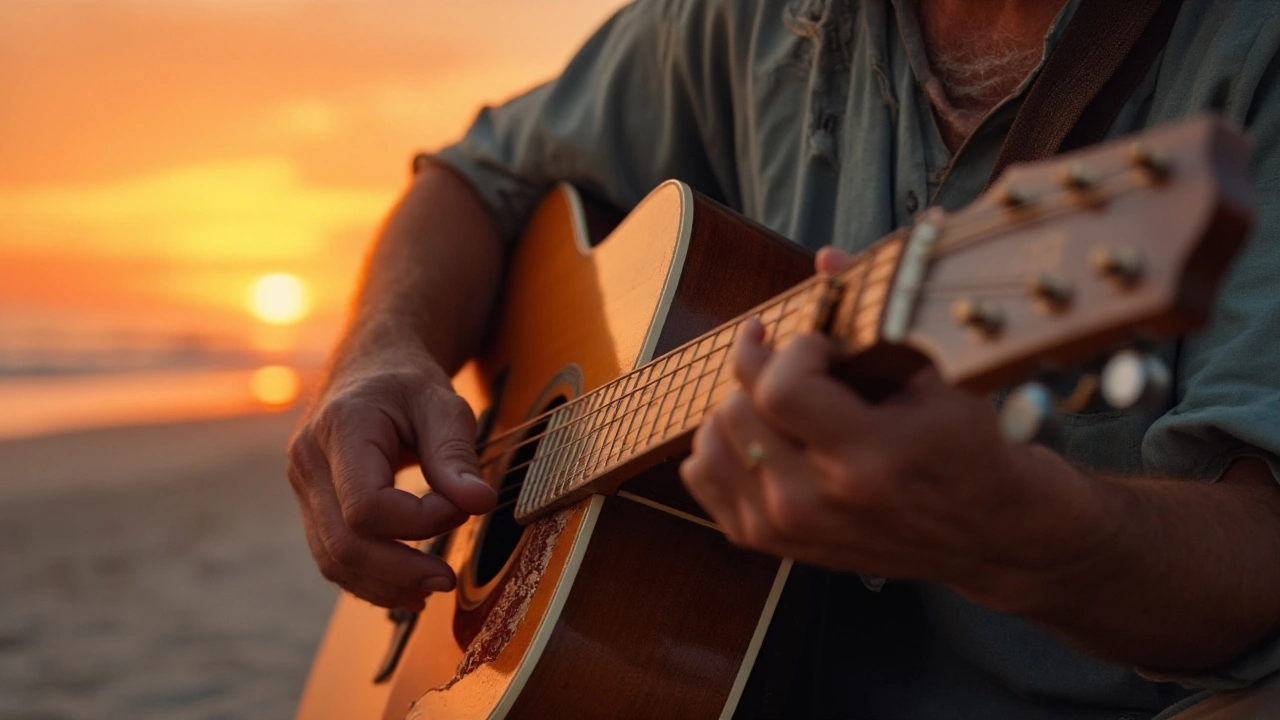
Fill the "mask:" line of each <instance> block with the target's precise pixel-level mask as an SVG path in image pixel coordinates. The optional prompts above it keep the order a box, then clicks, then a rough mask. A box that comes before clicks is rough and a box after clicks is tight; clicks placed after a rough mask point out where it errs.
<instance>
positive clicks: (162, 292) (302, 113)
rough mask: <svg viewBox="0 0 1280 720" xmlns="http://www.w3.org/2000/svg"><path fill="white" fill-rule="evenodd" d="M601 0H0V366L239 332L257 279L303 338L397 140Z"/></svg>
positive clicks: (460, 126) (340, 301)
mask: <svg viewBox="0 0 1280 720" xmlns="http://www.w3.org/2000/svg"><path fill="white" fill-rule="evenodd" d="M619 4H620V0H538V1H537V2H533V1H532V0H529V1H525V0H513V1H508V2H500V1H498V0H363V1H359V0H181V1H173V0H3V2H0V128H3V132H0V364H2V363H3V362H4V359H5V357H7V356H8V357H12V356H13V355H14V353H15V352H18V351H22V350H23V349H24V348H28V349H29V348H30V347H54V348H58V347H71V348H75V347H81V346H85V347H95V346H98V345H105V346H110V345H112V344H113V343H118V342H124V341H125V340H121V338H125V339H126V340H127V341H128V342H147V341H148V340H147V338H151V337H166V336H170V335H174V334H180V335H184V336H192V337H200V338H202V339H203V340H204V341H207V342H210V343H213V344H219V343H221V344H233V345H234V344H239V343H244V342H249V341H251V340H252V339H253V338H255V337H261V336H263V334H264V333H268V331H266V330H263V329H262V328H260V327H259V325H260V323H257V321H255V320H253V319H252V318H251V316H250V315H249V314H248V312H247V311H246V309H245V306H244V301H245V294H246V292H247V289H248V287H249V285H250V284H251V282H252V281H253V279H254V278H256V277H258V276H260V275H262V274H264V273H269V272H291V273H295V274H297V275H299V276H300V277H301V278H303V279H304V281H305V282H306V283H307V285H308V286H309V289H310V291H311V293H312V296H313V301H314V304H315V306H316V307H315V312H314V313H313V315H312V316H311V317H310V318H309V319H308V320H306V321H304V322H303V324H302V326H301V327H298V328H294V329H292V330H290V331H288V333H287V334H286V335H283V336H282V335H279V333H280V332H282V331H278V330H277V331H270V332H275V333H277V334H276V335H274V336H270V337H272V338H274V339H275V340H277V341H279V340H280V339H281V338H282V337H283V338H284V339H285V340H287V341H290V342H300V343H301V344H302V345H303V346H304V347H307V348H319V347H322V346H324V345H326V344H327V343H328V342H329V339H330V338H331V337H332V335H333V333H334V331H335V329H336V327H337V325H338V324H339V323H340V318H341V314H342V311H343V309H344V307H345V304H346V302H347V299H348V298H349V297H350V294H351V289H352V282H353V280H354V275H355V271H356V269H357V268H358V267H359V263H360V259H361V256H362V253H363V250H364V248H365V246H366V243H367V242H368V239H369V237H370V235H371V233H372V232H373V230H374V228H375V227H376V224H377V222H378V221H379V219H380V218H381V216H382V214H383V213H384V212H385V210H386V208H387V207H388V206H389V204H390V203H391V202H392V200H393V199H394V197H395V195H396V193H397V192H398V191H399V189H400V188H401V187H403V183H404V182H405V180H406V178H407V167H408V162H409V158H410V157H411V155H412V153H413V152H414V151H415V150H416V149H421V148H432V147H437V146H439V145H441V144H443V143H445V142H447V141H448V140H449V139H451V138H453V137H455V136H456V135H458V134H459V133H460V132H462V131H463V130H464V129H465V127H466V125H467V123H468V121H469V119H470V117H471V116H472V115H473V114H474V112H475V110H476V109H477V107H478V106H479V105H480V104H481V103H483V102H485V101H490V102H492V101H495V100H499V99H501V98H503V97H506V96H508V95H510V94H512V93H513V92H515V91H517V90H519V89H521V88H523V87H527V86H529V85H530V84H532V83H534V82H536V81H538V80H541V79H544V78H546V77H548V76H550V75H552V74H554V72H555V71H556V70H557V69H558V68H559V67H560V66H561V65H562V64H563V63H564V62H565V61H566V60H567V59H568V57H569V56H570V54H571V52H572V50H573V48H574V47H576V45H577V44H578V43H580V42H581V41H582V40H583V39H584V38H585V37H586V36H587V34H588V33H589V32H590V30H591V29H592V28H593V27H595V26H596V25H598V24H599V23H600V22H601V21H602V20H603V19H604V18H605V17H607V16H608V14H609V13H610V12H612V10H613V9H614V8H616V7H617V6H618V5H619ZM268 334H269V333H268ZM15 348H16V350H15ZM5 353H8V355H6V354H5ZM0 370H3V367H0Z"/></svg>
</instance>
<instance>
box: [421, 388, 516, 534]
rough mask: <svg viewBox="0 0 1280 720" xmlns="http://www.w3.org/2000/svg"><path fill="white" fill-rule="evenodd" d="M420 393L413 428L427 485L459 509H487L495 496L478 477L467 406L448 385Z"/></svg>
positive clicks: (473, 424) (473, 429) (473, 425)
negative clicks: (422, 394)
mask: <svg viewBox="0 0 1280 720" xmlns="http://www.w3.org/2000/svg"><path fill="white" fill-rule="evenodd" d="M424 396H425V397H423V398H422V399H421V400H419V402H418V403H417V405H418V406H417V408H416V409H415V410H416V412H415V417H414V420H415V422H414V425H415V427H414V430H415V432H416V435H417V451H418V461H419V462H420V463H421V464H422V474H423V476H425V477H426V479H427V484H428V485H430V486H431V489H432V490H433V491H435V492H436V493H438V494H440V495H442V496H444V498H445V499H447V500H449V501H450V502H452V503H453V504H454V505H456V506H458V508H459V509H460V510H462V511H463V512H466V513H470V514H472V515H479V514H481V513H486V512H488V511H489V510H490V509H492V508H493V505H494V503H495V502H496V501H497V498H498V495H497V493H496V492H495V491H494V489H493V488H491V487H489V485H488V483H486V482H485V481H484V480H482V479H481V478H480V463H479V461H478V460H477V458H476V446H475V432H476V419H475V415H474V414H473V413H472V412H471V406H470V405H468V404H467V401H466V400H463V399H462V398H461V397H459V396H458V395H457V394H455V393H454V392H453V390H452V389H450V388H440V387H432V388H430V389H428V390H427V391H426V392H425V393H424Z"/></svg>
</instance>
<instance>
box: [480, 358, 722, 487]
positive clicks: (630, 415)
mask: <svg viewBox="0 0 1280 720" xmlns="http://www.w3.org/2000/svg"><path fill="white" fill-rule="evenodd" d="M729 348H730V346H729V345H721V346H719V347H717V348H714V349H712V350H711V351H709V352H707V353H705V354H702V355H698V356H696V357H695V358H693V359H691V360H690V361H689V362H687V363H681V364H680V365H678V366H677V371H679V370H689V369H691V368H692V366H693V365H695V364H697V363H698V362H699V361H701V360H707V359H709V358H711V357H712V356H713V355H715V354H716V353H719V352H724V353H725V354H726V355H727V354H728V350H729ZM724 364H725V363H724V362H721V363H718V364H716V365H712V364H711V363H709V362H708V363H706V364H705V365H704V368H703V371H702V372H700V373H699V374H698V375H696V376H692V375H690V376H686V378H685V379H684V380H683V381H681V382H680V383H678V384H677V383H672V384H671V385H670V386H668V387H667V389H666V390H665V391H663V392H662V393H661V394H655V395H654V396H653V397H652V398H650V399H649V400H648V401H647V403H646V405H645V406H642V407H636V408H628V409H626V410H625V411H623V412H620V413H616V414H614V415H613V417H612V418H611V419H609V420H607V421H606V422H605V423H604V424H603V425H601V426H600V427H598V428H594V429H593V432H591V433H589V434H588V435H585V436H583V437H581V438H578V439H576V440H573V441H570V442H569V443H565V444H564V445H560V446H557V447H556V450H563V449H566V448H568V447H570V446H571V445H577V444H581V443H585V442H587V441H590V440H592V439H595V438H597V437H599V436H600V435H602V434H605V433H608V432H609V431H610V430H611V429H612V428H611V426H612V425H613V424H615V423H618V422H622V421H624V420H627V419H634V417H635V416H636V415H639V414H641V413H645V412H648V411H649V409H650V408H651V407H652V405H654V404H655V403H656V404H657V405H658V406H659V409H661V406H662V404H663V403H665V402H666V400H667V399H668V398H670V397H671V396H673V395H675V396H677V399H678V396H679V395H680V393H682V392H683V391H684V390H686V389H688V388H689V387H690V386H696V385H698V384H699V383H701V382H702V380H704V379H706V378H707V376H709V375H713V374H714V373H715V368H716V367H723V365H724ZM676 374H677V373H676V372H672V373H667V374H665V375H662V376H661V377H659V378H658V379H657V380H655V381H653V382H650V383H646V384H645V386H644V388H640V389H637V390H633V391H631V392H629V393H627V395H628V396H631V395H635V394H636V393H638V392H640V391H641V390H643V389H645V388H649V387H655V386H656V385H658V384H659V383H660V382H661V380H662V379H663V378H668V377H674V376H675V375H676ZM729 379H730V378H726V382H727V381H728V380H729ZM714 387H715V388H719V387H723V384H716V385H715V386H714ZM702 397H703V395H701V394H699V393H697V389H696V387H695V391H694V395H692V396H690V398H689V403H696V402H697V400H698V399H700V398H702ZM616 402H617V400H615V401H611V402H610V403H609V404H610V405H612V404H615V403H616ZM561 407H564V406H563V405H562V406H561ZM605 407H608V405H605V406H601V408H597V409H595V410H591V411H589V412H588V413H585V414H583V415H580V416H578V417H576V418H574V419H573V420H569V421H566V422H564V423H561V424H560V425H556V426H554V427H548V428H547V429H546V430H543V431H542V432H540V433H538V434H536V435H530V436H528V437H525V438H524V439H522V440H521V441H520V442H518V443H516V444H514V445H512V446H510V447H505V448H501V452H498V453H495V454H493V455H491V456H490V457H489V458H488V459H486V460H483V461H481V463H480V467H482V468H484V467H488V466H489V465H492V464H494V463H495V462H498V461H499V460H501V459H502V458H504V457H506V456H507V455H509V454H511V452H512V451H514V450H517V449H519V448H521V447H524V446H525V445H528V444H530V443H533V442H537V441H538V440H540V439H542V438H544V437H546V436H547V435H550V434H551V433H555V432H562V431H565V430H567V429H569V428H570V427H573V426H576V425H579V424H581V423H584V422H587V421H588V420H598V419H599V417H601V416H607V415H606V414H605V413H602V412H601V410H602V409H603V408H605ZM679 407H680V405H673V406H672V408H671V410H672V411H673V412H674V411H675V410H677V409H679ZM553 412H554V411H553ZM661 417H662V415H661V414H659V415H658V416H657V417H656V418H655V420H656V419H661ZM549 421H550V419H548V422H549ZM670 427H672V425H671V423H670V422H668V423H667V425H666V426H665V427H664V428H662V431H664V432H665V431H666V430H667V429H668V428H670ZM655 432H656V431H655ZM618 437H621V435H617V436H615V439H616V438H618ZM650 437H652V433H651V434H650ZM605 457H612V455H608V456H605Z"/></svg>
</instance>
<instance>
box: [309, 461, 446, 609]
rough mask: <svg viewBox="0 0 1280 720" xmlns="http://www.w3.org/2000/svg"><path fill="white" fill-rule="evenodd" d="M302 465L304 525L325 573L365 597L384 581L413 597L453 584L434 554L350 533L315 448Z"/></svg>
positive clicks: (380, 591)
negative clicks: (303, 468)
mask: <svg viewBox="0 0 1280 720" xmlns="http://www.w3.org/2000/svg"><path fill="white" fill-rule="evenodd" d="M306 465H307V467H306V472H307V474H308V475H309V476H310V477H309V478H308V479H306V480H304V481H300V482H299V483H298V484H305V485H306V487H307V488H308V492H307V493H306V494H305V503H306V505H305V507H304V512H305V513H306V514H307V517H308V519H309V522H307V523H305V524H306V527H307V529H308V531H309V532H311V533H313V535H314V538H315V540H316V541H317V542H318V546H317V548H318V549H313V552H312V554H313V555H315V557H316V562H317V563H319V564H320V567H321V572H323V573H324V574H325V576H326V577H330V578H333V579H334V580H335V582H338V583H339V584H341V585H342V586H343V587H344V588H346V589H347V590H349V591H351V592H352V593H353V594H356V595H359V596H360V597H366V598H373V597H380V598H384V597H385V595H386V589H385V587H384V585H386V586H391V587H393V588H396V589H397V590H398V591H400V592H401V593H408V594H411V595H417V596H421V595H423V594H425V593H426V592H428V591H436V590H448V589H450V588H452V587H453V584H454V582H455V578H454V574H453V570H452V569H451V568H450V567H449V566H448V565H447V564H446V563H445V562H444V561H443V560H441V559H440V558H437V557H433V556H429V555H427V554H425V553H423V552H420V551H418V550H416V549H413V548H410V547H408V546H406V545H404V544H402V543H399V542H395V541H392V540H384V539H374V538H368V537H362V536H360V535H358V534H356V533H355V532H354V531H353V530H352V529H351V528H350V527H349V526H348V524H347V522H346V519H345V517H344V515H343V512H342V508H341V506H340V504H339V501H338V496H337V491H336V489H335V487H334V481H333V479H332V478H331V477H330V470H329V467H328V465H327V464H326V463H325V462H324V458H323V456H322V455H321V454H320V453H319V451H318V449H317V450H316V452H315V454H314V455H312V456H311V457H310V458H309V460H308V461H307V462H306ZM405 495H408V496H409V497H410V498H412V499H413V500H415V501H417V498H416V497H414V496H412V495H409V494H408V493H405Z"/></svg>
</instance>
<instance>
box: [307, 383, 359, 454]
mask: <svg viewBox="0 0 1280 720" xmlns="http://www.w3.org/2000/svg"><path fill="white" fill-rule="evenodd" d="M368 407H369V404H368V401H366V400H363V399H361V398H358V397H352V396H351V395H340V396H338V397H335V398H333V399H331V400H329V401H328V402H326V403H325V404H324V405H323V406H322V407H321V408H320V410H319V411H318V412H317V413H316V415H315V419H314V420H312V423H311V427H312V428H313V430H314V433H315V436H316V438H317V439H318V440H319V441H321V442H322V443H327V442H332V441H333V439H334V438H335V437H336V436H337V435H338V432H339V431H340V430H341V429H342V428H344V427H346V426H347V425H348V424H350V423H357V422H359V421H360V418H361V417H362V415H363V414H364V413H365V412H367V410H368Z"/></svg>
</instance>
